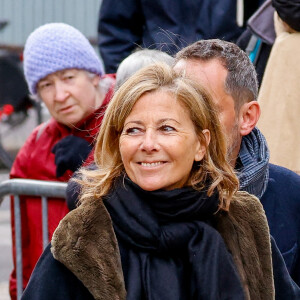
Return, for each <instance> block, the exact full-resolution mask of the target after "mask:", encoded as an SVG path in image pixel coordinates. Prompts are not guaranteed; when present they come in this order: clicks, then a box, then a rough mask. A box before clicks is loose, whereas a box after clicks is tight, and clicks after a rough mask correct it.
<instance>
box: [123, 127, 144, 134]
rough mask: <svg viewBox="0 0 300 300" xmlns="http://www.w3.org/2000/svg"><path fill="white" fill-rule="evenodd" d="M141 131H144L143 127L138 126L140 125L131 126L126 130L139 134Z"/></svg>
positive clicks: (126, 131)
mask: <svg viewBox="0 0 300 300" xmlns="http://www.w3.org/2000/svg"><path fill="white" fill-rule="evenodd" d="M141 132H142V129H141V128H138V127H131V128H127V129H126V130H125V134H129V135H134V134H139V133H141Z"/></svg>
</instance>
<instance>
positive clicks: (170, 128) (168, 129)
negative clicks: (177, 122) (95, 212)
mask: <svg viewBox="0 0 300 300" xmlns="http://www.w3.org/2000/svg"><path fill="white" fill-rule="evenodd" d="M160 130H161V131H164V132H172V131H176V129H175V128H174V127H172V126H169V125H163V126H161V127H160Z"/></svg>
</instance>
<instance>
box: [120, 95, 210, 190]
mask: <svg viewBox="0 0 300 300" xmlns="http://www.w3.org/2000/svg"><path fill="white" fill-rule="evenodd" d="M119 147H120V153H121V157H122V161H123V164H124V167H125V170H126V173H127V175H128V176H129V178H130V179H131V180H132V181H133V182H135V183H136V184H137V185H139V186H140V187H141V188H142V189H144V190H147V191H154V190H158V189H166V190H171V189H175V188H180V187H183V186H184V185H185V184H186V183H187V181H188V179H189V176H190V173H191V169H192V166H193V163H194V161H200V160H202V158H203V156H204V154H205V146H204V145H202V144H201V143H200V140H199V138H198V136H197V134H196V131H195V128H194V125H193V122H192V120H191V118H190V115H189V112H188V110H187V108H185V107H184V106H183V105H182V104H181V103H180V102H179V101H177V100H176V99H175V98H174V96H173V95H172V94H171V93H168V92H166V91H163V90H158V91H154V92H150V93H146V94H144V95H143V96H142V97H141V98H140V99H139V100H138V101H137V102H136V103H135V105H134V106H133V109H132V111H131V113H130V114H129V116H128V117H127V118H126V120H125V123H124V128H123V131H122V134H121V136H120V141H119Z"/></svg>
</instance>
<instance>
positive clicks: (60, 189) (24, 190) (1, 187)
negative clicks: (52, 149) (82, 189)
mask: <svg viewBox="0 0 300 300" xmlns="http://www.w3.org/2000/svg"><path fill="white" fill-rule="evenodd" d="M66 187H67V183H63V182H54V181H43V180H32V179H10V180H5V181H2V182H1V183H0V205H1V203H2V201H3V197H4V196H6V195H13V196H14V215H15V216H14V217H15V244H16V268H17V270H16V272H17V274H16V275H17V299H18V300H19V299H21V296H22V292H23V280H22V277H23V274H22V271H23V269H22V264H23V263H22V228H21V224H22V223H21V208H20V197H19V196H20V195H22V196H23V195H25V196H39V197H41V201H42V230H43V247H44V248H45V247H46V246H47V244H48V242H49V241H48V205H47V198H49V197H54V198H65V197H66V196H65V195H66Z"/></svg>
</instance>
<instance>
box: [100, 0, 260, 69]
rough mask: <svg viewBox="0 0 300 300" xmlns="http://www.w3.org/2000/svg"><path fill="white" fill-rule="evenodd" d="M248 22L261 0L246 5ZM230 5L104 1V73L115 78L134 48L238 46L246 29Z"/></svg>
mask: <svg viewBox="0 0 300 300" xmlns="http://www.w3.org/2000/svg"><path fill="white" fill-rule="evenodd" d="M243 2H244V17H245V18H244V19H245V20H247V19H248V18H249V17H250V16H251V14H252V13H253V12H254V11H255V10H256V9H257V8H258V7H259V4H261V3H262V2H263V1H262V0H255V1H254V0H251V1H249V0H247V1H246V0H245V1H243ZM236 3H237V1H232V0H214V1H212V0H201V1H195V0H180V1H172V0H164V1H162V0H155V1H153V0H103V1H102V5H101V8H100V15H99V24H98V32H99V49H100V54H101V57H102V59H103V61H104V65H105V70H106V73H114V72H116V70H117V67H118V65H119V64H120V62H121V61H122V60H123V59H124V58H126V57H127V56H128V55H129V54H130V53H131V52H132V51H133V50H134V49H135V48H136V47H142V48H155V49H160V50H162V51H165V52H168V53H169V54H175V53H176V52H177V51H178V50H180V49H181V48H183V47H185V46H187V45H189V44H191V43H193V42H195V41H197V40H200V39H209V38H220V39H224V40H228V41H235V40H236V39H237V38H238V36H239V35H240V34H241V33H242V31H243V30H244V29H245V28H244V27H239V26H238V25H237V20H236V11H237V7H236Z"/></svg>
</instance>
